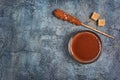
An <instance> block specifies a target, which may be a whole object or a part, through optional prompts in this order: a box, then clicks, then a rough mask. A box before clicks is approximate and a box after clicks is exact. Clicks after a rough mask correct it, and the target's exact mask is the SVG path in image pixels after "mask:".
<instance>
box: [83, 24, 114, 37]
mask: <svg viewBox="0 0 120 80" xmlns="http://www.w3.org/2000/svg"><path fill="white" fill-rule="evenodd" d="M81 25H82V26H84V27H86V28H89V29H91V30H94V31H96V32H98V33H100V34H103V35H105V36H107V37H109V38H113V39H114V37H113V36H111V35H109V34H106V33H104V32H102V31H99V30H97V29H95V28H93V27H91V26H88V25H86V24H84V23H81Z"/></svg>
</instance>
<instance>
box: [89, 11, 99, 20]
mask: <svg viewBox="0 0 120 80" xmlns="http://www.w3.org/2000/svg"><path fill="white" fill-rule="evenodd" d="M99 17H100V14H98V13H96V12H93V13H92V16H91V19H92V20H94V21H97V20H98V18H99Z"/></svg>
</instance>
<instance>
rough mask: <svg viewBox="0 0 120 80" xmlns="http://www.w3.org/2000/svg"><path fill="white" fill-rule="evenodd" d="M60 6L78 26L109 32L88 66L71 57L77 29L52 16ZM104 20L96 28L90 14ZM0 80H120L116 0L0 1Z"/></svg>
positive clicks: (119, 24)
mask: <svg viewBox="0 0 120 80" xmlns="http://www.w3.org/2000/svg"><path fill="white" fill-rule="evenodd" d="M56 8H60V9H62V10H65V11H66V12H68V13H70V14H72V15H74V16H76V17H77V18H78V19H80V20H81V21H82V22H84V23H86V24H88V25H90V26H93V27H94V28H97V29H99V30H101V31H103V32H106V33H108V34H111V35H113V36H114V37H115V39H110V38H108V37H105V36H103V35H101V34H98V33H97V34H98V35H99V36H100V37H101V40H102V45H103V48H102V54H101V56H100V58H99V59H98V60H97V61H96V62H94V63H91V64H80V63H78V62H76V61H75V60H74V59H72V57H71V56H70V55H69V53H68V51H67V43H68V40H69V38H70V37H71V35H72V34H74V33H75V32H77V31H81V30H88V29H86V28H84V27H82V26H80V27H77V26H75V25H73V24H70V23H68V22H64V21H61V20H58V19H57V18H55V17H54V16H53V15H52V12H53V10H54V9H56ZM94 11H96V12H98V13H100V14H101V17H100V18H105V19H106V26H105V27H102V28H101V27H98V26H96V25H95V22H93V21H92V20H91V19H89V16H90V15H91V13H92V12H94ZM0 80H120V0H0Z"/></svg>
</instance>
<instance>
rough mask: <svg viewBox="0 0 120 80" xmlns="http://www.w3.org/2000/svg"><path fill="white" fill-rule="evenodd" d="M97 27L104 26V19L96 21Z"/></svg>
mask: <svg viewBox="0 0 120 80" xmlns="http://www.w3.org/2000/svg"><path fill="white" fill-rule="evenodd" d="M98 26H101V27H102V26H105V19H99V20H98Z"/></svg>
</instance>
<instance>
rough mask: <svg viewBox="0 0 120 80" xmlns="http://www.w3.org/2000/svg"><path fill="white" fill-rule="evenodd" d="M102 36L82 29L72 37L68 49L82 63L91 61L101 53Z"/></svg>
mask: <svg viewBox="0 0 120 80" xmlns="http://www.w3.org/2000/svg"><path fill="white" fill-rule="evenodd" d="M101 47H102V43H101V39H100V37H99V36H98V35H97V34H96V33H94V32H92V31H88V30H84V31H80V32H78V33H76V34H75V35H74V36H72V37H71V38H70V41H69V44H68V50H69V53H70V54H71V56H72V57H73V58H74V59H75V60H77V61H78V62H80V63H91V62H94V61H96V60H97V59H98V57H99V56H100V54H101Z"/></svg>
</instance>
